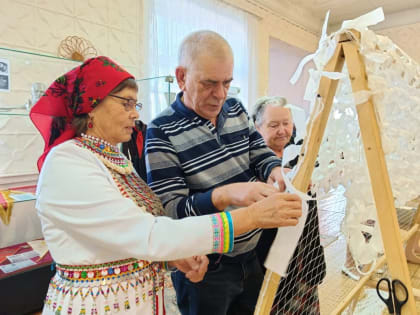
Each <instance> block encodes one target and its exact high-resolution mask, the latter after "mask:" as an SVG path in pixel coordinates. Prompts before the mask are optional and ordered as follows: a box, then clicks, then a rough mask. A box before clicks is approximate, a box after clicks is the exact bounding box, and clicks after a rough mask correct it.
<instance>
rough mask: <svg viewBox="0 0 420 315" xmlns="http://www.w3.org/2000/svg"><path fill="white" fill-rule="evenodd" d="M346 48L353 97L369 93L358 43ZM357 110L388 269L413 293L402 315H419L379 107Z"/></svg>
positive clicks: (365, 106)
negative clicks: (382, 136) (385, 149)
mask: <svg viewBox="0 0 420 315" xmlns="http://www.w3.org/2000/svg"><path fill="white" fill-rule="evenodd" d="M342 45H343V46H342V47H343V51H344V56H345V60H346V64H347V68H348V71H349V76H350V81H351V85H352V89H353V93H357V92H359V91H364V90H369V88H368V82H367V77H366V73H365V66H364V63H363V60H362V58H361V56H360V54H359V52H358V47H357V45H356V43H355V42H345V43H343V44H342ZM356 108H357V114H358V118H359V125H360V132H361V136H362V140H363V146H364V150H365V155H366V161H367V165H368V169H369V176H370V181H371V186H372V191H373V196H374V199H375V204H376V211H377V213H378V220H379V226H380V229H381V234H382V240H383V244H384V249H385V254H386V257H387V262H388V268H389V270H390V273H391V276H392V278H393V279H399V280H400V281H402V282H403V283H404V284H405V286H406V287H407V290H408V292H409V296H408V302H407V304H405V305H404V307H403V308H402V310H401V314H416V304H415V300H414V296H413V294H412V292H413V289H412V286H411V280H410V274H409V272H408V266H407V260H406V257H405V255H404V249H403V246H402V245H403V244H402V240H401V234H400V228H399V225H398V220H397V212H396V210H395V206H394V196H393V194H392V189H391V183H390V180H389V176H388V170H387V167H386V162H385V156H384V152H383V149H382V141H381V134H380V130H379V126H378V120H377V117H376V112H375V107H374V106H373V103H372V101H371V100H370V99H369V100H368V101H367V102H364V103H362V104H358V105H356ZM397 288H398V289H399V290H400V291H401V292H399V293H397V294H398V295H399V294H403V291H402V289H400V288H399V287H397ZM401 296H403V295H401Z"/></svg>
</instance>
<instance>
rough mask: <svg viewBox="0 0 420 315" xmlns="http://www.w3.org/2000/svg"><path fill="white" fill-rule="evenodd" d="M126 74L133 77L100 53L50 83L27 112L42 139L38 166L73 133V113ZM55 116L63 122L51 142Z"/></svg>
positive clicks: (92, 104) (80, 111)
mask: <svg viewBox="0 0 420 315" xmlns="http://www.w3.org/2000/svg"><path fill="white" fill-rule="evenodd" d="M129 78H134V77H133V76H132V75H131V74H130V73H128V72H127V71H125V70H124V69H122V68H121V67H120V66H119V65H117V64H116V63H115V62H114V61H112V60H111V59H109V58H108V57H104V56H100V57H95V58H91V59H88V60H86V61H85V62H84V63H83V64H81V65H80V66H78V67H76V68H74V69H73V70H71V71H69V72H67V73H66V74H64V75H62V76H61V77H59V78H58V79H57V80H55V81H54V82H53V84H51V86H50V87H49V88H48V90H47V91H46V92H45V93H44V95H43V96H42V97H41V98H40V99H39V101H38V102H37V103H36V104H35V105H34V107H33V108H32V109H31V112H30V114H29V116H30V117H31V120H32V122H33V123H34V125H35V126H36V128H38V130H39V132H40V133H41V135H42V137H43V138H44V141H45V147H44V153H43V154H42V155H41V157H40V158H39V160H38V170H41V167H42V164H43V163H44V160H45V157H46V156H47V154H48V152H49V151H50V150H51V149H52V148H53V147H54V146H56V145H58V144H60V143H63V142H64V141H66V140H69V139H72V138H74V137H75V135H76V134H75V130H74V128H73V127H72V121H73V118H74V117H75V115H80V114H87V113H89V112H91V111H92V110H93V109H94V108H95V107H96V105H98V104H99V103H100V102H101V101H102V100H103V99H104V98H105V97H106V96H107V95H108V94H109V93H110V92H111V91H112V90H113V89H114V88H116V87H117V86H118V84H120V83H121V82H122V81H124V80H126V79H129ZM54 117H62V118H65V120H66V124H65V127H64V129H63V130H61V131H59V135H58V137H57V138H56V139H55V140H54V142H53V143H50V138H51V127H52V124H53V119H54Z"/></svg>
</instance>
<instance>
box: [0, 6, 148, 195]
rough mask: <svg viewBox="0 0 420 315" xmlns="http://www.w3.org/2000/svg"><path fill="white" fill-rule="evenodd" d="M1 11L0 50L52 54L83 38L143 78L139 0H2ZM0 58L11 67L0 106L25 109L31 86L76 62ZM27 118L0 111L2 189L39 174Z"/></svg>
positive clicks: (35, 137) (37, 147) (36, 141)
mask: <svg viewBox="0 0 420 315" xmlns="http://www.w3.org/2000/svg"><path fill="white" fill-rule="evenodd" d="M1 7H2V8H3V10H4V11H5V14H3V15H2V17H1V19H0V47H7V48H13V49H19V50H25V51H30V52H37V53H41V54H48V55H54V56H56V55H57V50H58V46H59V44H60V42H61V41H62V40H63V39H64V38H65V37H67V36H70V35H76V36H81V37H83V38H85V39H87V40H89V41H90V42H91V43H92V44H93V46H94V47H95V48H96V49H97V51H98V54H99V55H106V56H109V57H111V58H112V59H114V60H115V61H117V62H118V63H120V64H122V65H123V66H124V67H125V68H126V69H127V70H128V71H130V72H131V73H133V74H134V75H135V76H136V77H142V71H141V66H142V64H143V59H144V53H143V51H142V49H141V47H142V45H141V42H142V37H143V36H144V35H143V29H142V26H141V22H142V21H141V19H142V16H143V13H142V1H141V0H118V1H116V0H1ZM6 11H7V13H6ZM0 58H5V59H7V60H8V61H9V64H10V69H9V70H10V73H9V75H10V78H9V81H10V91H9V92H7V91H1V90H0V108H5V107H6V108H10V107H22V106H25V104H26V103H27V102H28V100H29V99H30V98H31V86H32V84H33V83H34V82H41V83H43V84H45V85H46V86H48V85H49V84H50V83H51V82H52V81H53V80H54V79H55V78H57V77H58V76H59V75H60V74H62V73H64V72H66V71H68V70H70V69H72V68H73V67H75V66H76V65H77V64H78V63H75V62H72V61H63V60H58V59H52V58H47V57H40V56H34V55H28V54H20V53H16V52H7V51H4V50H0ZM12 113H19V114H21V116H13V115H10V114H12ZM27 114H28V111H27V110H25V109H23V110H11V111H9V112H5V111H2V110H1V109H0V188H1V187H2V184H3V185H5V182H10V178H9V177H10V176H12V177H13V176H18V177H19V176H20V177H22V176H24V177H25V176H26V177H27V176H28V175H30V174H37V169H36V165H35V162H36V159H37V157H38V156H39V155H40V152H41V151H42V147H43V141H42V139H41V138H40V136H39V134H38V132H37V131H36V130H35V128H34V127H33V125H32V124H31V122H30V120H29V117H28V116H27ZM30 177H31V178H32V177H33V176H30Z"/></svg>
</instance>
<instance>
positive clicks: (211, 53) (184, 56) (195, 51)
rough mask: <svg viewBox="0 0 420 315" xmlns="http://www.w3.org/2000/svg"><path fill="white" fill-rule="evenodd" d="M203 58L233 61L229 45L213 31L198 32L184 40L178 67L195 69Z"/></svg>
mask: <svg viewBox="0 0 420 315" xmlns="http://www.w3.org/2000/svg"><path fill="white" fill-rule="evenodd" d="M202 56H208V57H212V58H216V59H220V60H226V59H231V60H232V61H233V53H232V48H231V47H230V45H229V43H228V42H227V41H226V40H225V39H224V38H223V37H222V36H220V35H219V34H217V33H216V32H213V31H198V32H194V33H191V34H190V35H188V36H187V37H186V38H184V40H183V41H182V43H181V46H180V48H179V53H178V63H179V64H178V65H179V66H181V67H185V68H190V67H194V65H195V64H196V61H198V60H200V59H201V57H202Z"/></svg>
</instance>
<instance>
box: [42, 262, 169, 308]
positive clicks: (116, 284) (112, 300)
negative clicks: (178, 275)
mask: <svg viewBox="0 0 420 315" xmlns="http://www.w3.org/2000/svg"><path fill="white" fill-rule="evenodd" d="M140 262H141V261H138V263H139V264H140ZM105 265H106V264H104V265H103V266H105ZM93 266H94V267H97V266H98V265H93ZM113 266H115V265H113ZM62 267H63V266H61V267H60V268H62ZM66 267H69V268H68V270H70V269H73V270H79V269H78V268H79V267H92V265H91V266H66ZM70 267H71V268H70ZM66 270H67V269H66ZM162 271H163V270H162V264H161V263H153V264H149V265H147V266H144V267H143V269H142V270H137V271H131V272H129V273H128V275H127V277H123V276H121V274H119V275H118V276H116V277H112V278H111V279H108V280H105V279H102V280H100V279H97V280H94V279H89V280H85V281H72V280H67V279H64V278H62V277H61V275H60V272H57V274H56V275H55V276H54V277H53V278H52V279H51V282H50V285H49V288H48V293H47V296H46V298H45V305H46V307H48V308H49V309H51V310H52V311H53V312H55V313H56V314H61V313H62V312H63V311H64V312H65V313H66V314H68V315H71V314H72V313H73V301H74V300H75V298H76V297H77V296H79V297H80V300H81V301H79V302H77V303H80V302H81V304H80V312H79V315H80V314H82V315H83V314H92V315H94V314H98V308H97V304H96V301H97V298H98V297H99V296H102V297H103V305H102V307H103V312H102V309H101V310H99V313H101V314H102V313H103V314H110V312H111V307H112V310H113V311H114V312H118V311H119V310H120V309H121V308H124V309H125V310H129V309H130V308H131V306H130V303H129V296H128V294H129V290H134V300H133V302H135V305H136V306H139V305H140V295H141V296H142V302H143V303H145V302H147V301H149V300H150V301H151V302H152V304H153V308H154V307H156V306H155V305H154V304H155V302H156V301H155V297H156V292H158V291H162V292H163V288H164V276H163V273H162ZM146 283H147V284H148V287H149V288H148V287H147V286H146ZM110 293H112V294H110ZM162 294H163V293H162ZM101 304H102V303H101ZM110 306H111V307H110Z"/></svg>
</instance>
